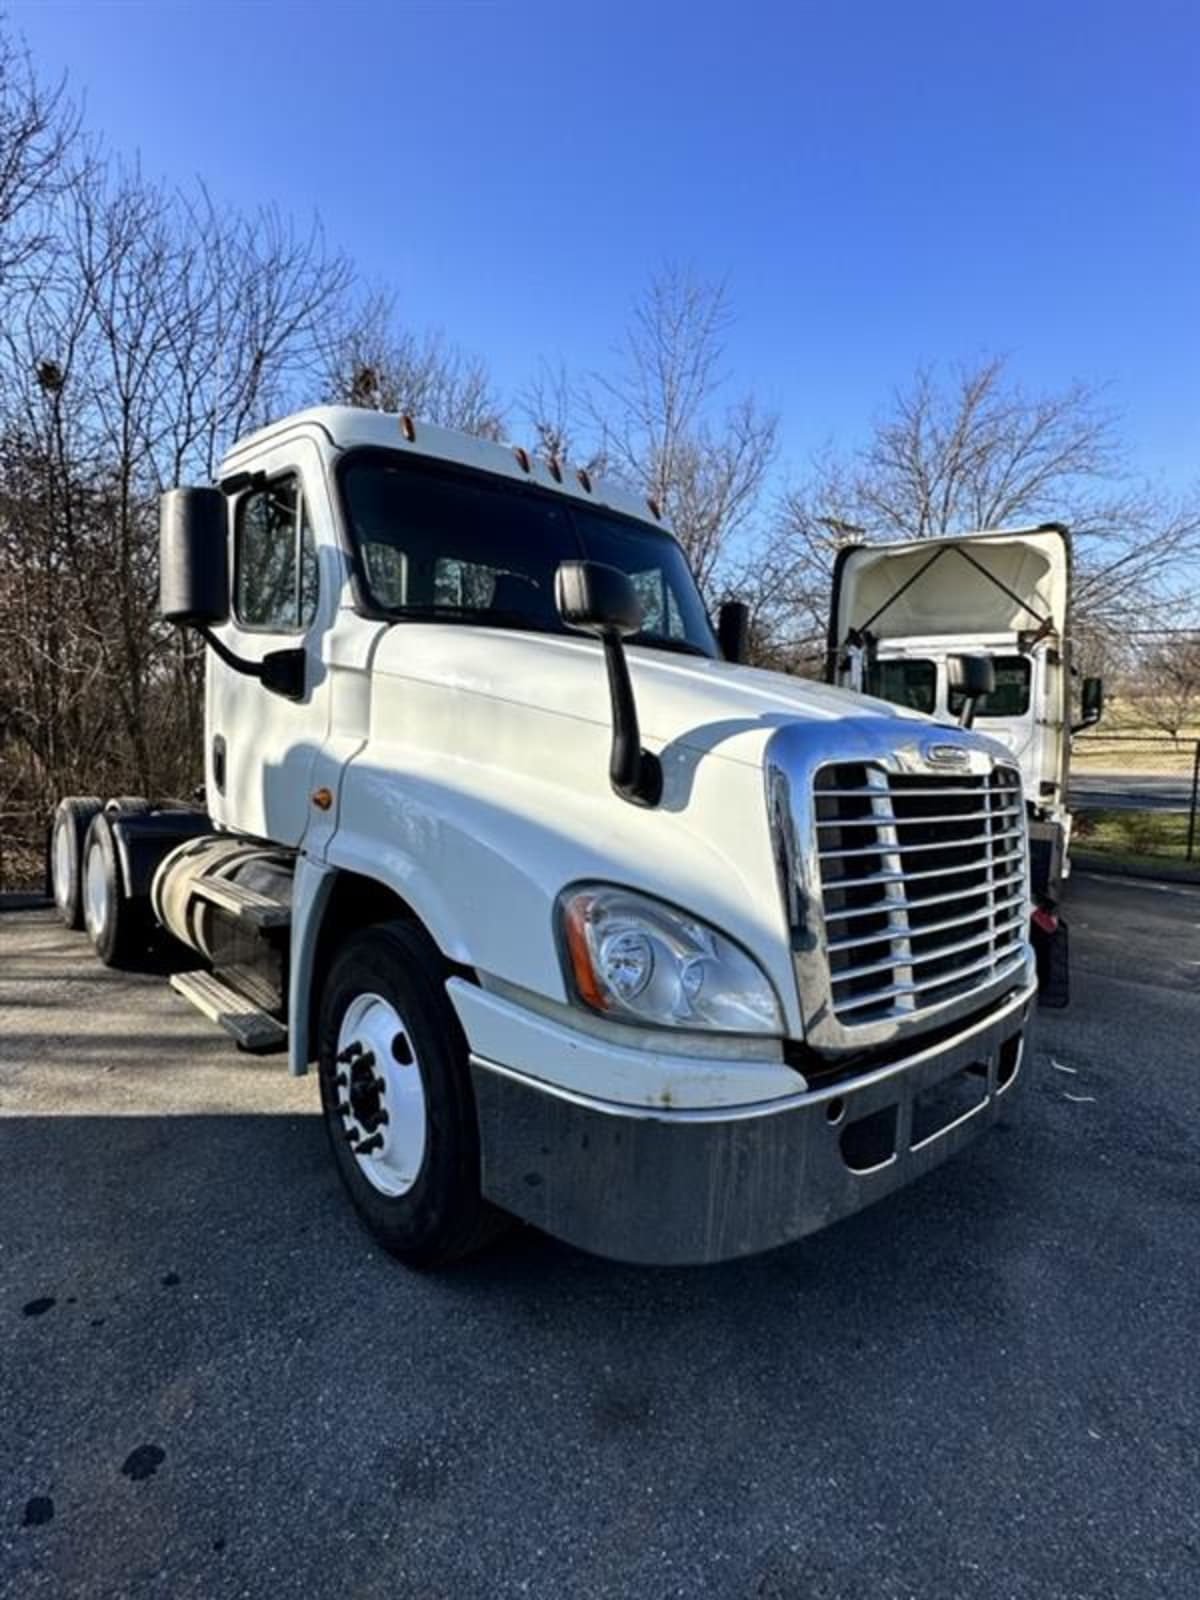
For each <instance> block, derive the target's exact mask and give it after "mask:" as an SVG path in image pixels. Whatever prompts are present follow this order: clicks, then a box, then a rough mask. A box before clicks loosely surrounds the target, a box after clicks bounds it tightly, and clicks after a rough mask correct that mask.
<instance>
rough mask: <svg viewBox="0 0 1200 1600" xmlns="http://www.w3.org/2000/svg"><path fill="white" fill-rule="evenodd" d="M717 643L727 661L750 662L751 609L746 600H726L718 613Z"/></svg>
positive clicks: (739, 663)
mask: <svg viewBox="0 0 1200 1600" xmlns="http://www.w3.org/2000/svg"><path fill="white" fill-rule="evenodd" d="M717 643H718V645H719V646H720V647H721V654H722V656H724V658H725V660H726V661H733V662H736V663H737V664H738V665H741V664H742V663H744V662H746V661H749V659H750V607H749V606H748V605H747V604H746V602H745V601H744V600H726V601H725V603H724V604H723V605H722V607H721V609H720V611H718V612H717Z"/></svg>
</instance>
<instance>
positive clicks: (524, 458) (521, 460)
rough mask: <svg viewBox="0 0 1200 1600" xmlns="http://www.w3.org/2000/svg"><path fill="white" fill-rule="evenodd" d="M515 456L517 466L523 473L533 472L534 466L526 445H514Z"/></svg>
mask: <svg viewBox="0 0 1200 1600" xmlns="http://www.w3.org/2000/svg"><path fill="white" fill-rule="evenodd" d="M513 455H515V456H516V458H517V465H518V466H519V467H520V469H521V471H522V472H529V471H531V470H532V465H531V463H530V460H529V451H528V450H526V449H525V447H524V445H520V444H518V445H514V447H513Z"/></svg>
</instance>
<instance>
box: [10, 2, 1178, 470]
mask: <svg viewBox="0 0 1200 1600" xmlns="http://www.w3.org/2000/svg"><path fill="white" fill-rule="evenodd" d="M8 12H9V17H10V21H11V23H12V24H13V25H14V26H15V28H16V29H17V30H18V31H20V32H22V33H23V34H24V35H25V37H26V40H27V41H28V43H29V45H30V47H31V49H32V51H33V53H34V55H35V57H36V59H37V61H38V63H39V66H40V68H41V69H42V71H43V72H44V73H46V74H53V73H56V72H57V71H59V70H66V71H67V72H68V74H69V77H70V81H71V84H72V87H73V89H74V91H75V92H76V93H82V94H84V95H85V97H86V110H87V120H88V122H89V124H90V125H91V126H92V128H93V129H95V130H96V131H98V132H100V133H102V134H103V135H104V136H105V138H106V139H107V140H108V142H109V143H110V145H111V146H112V147H113V148H115V149H117V150H119V151H122V152H126V153H133V152H135V151H137V152H140V154H141V158H142V162H143V166H144V167H145V169H146V170H147V171H148V172H149V173H152V174H155V175H161V176H165V177H167V178H169V179H172V180H184V179H187V178H188V177H190V176H193V175H200V176H203V177H204V179H205V180H206V181H207V182H208V184H209V186H210V188H211V189H212V191H213V192H214V194H216V195H217V196H218V197H223V198H225V199H227V200H228V201H229V202H231V203H233V204H236V205H242V206H249V205H253V204H255V203H258V202H275V203H278V204H279V205H280V206H281V207H282V208H284V209H285V210H287V211H290V212H293V213H295V214H297V215H298V216H307V215H308V214H310V213H311V212H312V210H313V209H314V208H315V209H317V210H318V211H319V212H320V214H321V216H322V218H323V219H324V223H325V226H326V230H327V233H328V235H329V237H330V239H331V241H332V242H334V243H336V244H338V245H341V246H343V247H344V248H346V249H347V250H348V251H349V253H351V254H352V255H353V257H354V258H355V260H356V261H357V262H358V264H359V266H360V268H361V269H362V271H363V272H364V273H365V274H366V275H367V276H368V277H370V278H373V279H378V280H381V281H385V282H387V283H388V284H390V285H391V286H393V287H394V289H395V290H396V293H397V297H398V302H399V305H400V308H401V310H402V312H403V313H404V315H405V316H406V318H407V319H408V320H409V321H411V322H412V323H413V324H414V325H415V326H418V327H422V326H425V325H429V324H432V325H436V326H440V327H442V328H444V329H445V330H446V332H447V333H448V334H449V335H450V336H451V337H452V338H454V339H455V340H457V341H458V342H460V343H461V344H463V345H464V346H466V347H467V348H468V349H471V350H474V351H478V352H480V353H481V354H484V355H486V356H487V357H488V358H489V360H490V362H491V363H492V366H493V368H494V370H495V372H496V375H497V377H498V379H499V381H500V383H501V385H502V386H503V387H505V388H506V389H509V390H511V389H513V388H517V387H519V386H520V385H521V384H522V383H523V382H524V381H525V380H526V379H527V378H528V377H529V376H530V375H531V374H532V373H533V372H534V370H535V369H536V367H537V365H538V362H539V359H541V358H545V359H546V360H548V361H550V362H552V363H554V362H557V361H558V360H559V359H562V360H563V361H564V362H565V363H566V365H567V366H568V368H569V369H574V370H585V369H590V368H594V367H596V366H598V365H602V364H603V362H604V361H605V358H606V355H607V353H608V351H609V350H610V348H611V346H612V344H613V342H614V340H615V339H616V337H617V335H618V333H619V330H620V327H621V324H622V321H623V319H624V315H625V311H626V308H627V306H628V304H629V301H630V300H631V298H632V297H633V296H634V295H635V294H636V293H637V291H638V290H639V289H640V287H641V286H642V285H643V284H644V283H645V281H646V279H647V276H648V275H649V273H650V272H651V271H652V270H653V269H654V268H655V267H656V266H657V265H659V264H661V263H662V262H663V261H664V260H665V259H673V260H676V261H679V262H681V263H684V264H686V265H688V266H690V267H691V268H693V269H694V270H695V271H696V272H697V273H699V274H701V275H703V276H706V277H713V278H724V279H725V280H726V281H727V284H728V290H729V294H730V296H731V299H732V302H733V305H734V309H735V312H736V319H737V320H736V323H735V325H734V327H733V328H732V329H731V331H730V334H729V337H728V340H727V365H728V367H729V369H730V372H731V374H732V375H733V378H734V379H735V380H736V382H737V383H738V384H740V385H743V386H745V387H753V388H754V389H755V390H756V392H757V393H758V394H759V396H760V397H761V398H762V399H763V400H764V401H765V402H766V403H767V404H769V405H772V406H774V407H775V408H777V409H778V410H779V411H780V413H781V414H782V418H783V444H784V456H785V458H787V457H791V458H793V459H796V460H798V459H800V458H802V457H803V456H804V455H805V453H806V452H808V451H810V450H812V449H814V448H816V447H819V446H820V445H821V443H822V442H823V441H825V440H827V439H832V440H834V441H836V442H838V443H843V444H849V443H853V442H854V441H855V440H856V439H857V438H859V437H861V435H862V433H863V431H864V429H865V427H866V425H867V423H868V421H869V419H870V417H871V416H872V415H873V414H874V413H875V412H876V411H877V410H878V409H879V408H880V406H881V405H882V404H883V403H884V401H885V400H886V397H887V395H888V394H889V392H890V391H891V389H892V388H893V387H894V386H896V385H897V384H901V383H903V382H904V380H905V379H906V377H907V376H908V375H909V374H910V373H911V372H912V370H913V368H914V367H915V366H916V365H917V364H918V363H920V362H922V361H942V362H953V361H957V360H961V359H969V358H971V357H974V356H976V355H979V354H980V353H983V352H987V351H1002V352H1008V353H1009V354H1010V356H1011V358H1012V367H1013V371H1014V373H1015V374H1016V375H1017V376H1018V377H1020V379H1021V380H1022V381H1023V382H1025V383H1027V384H1028V385H1029V386H1030V387H1033V388H1050V387H1055V386H1058V385H1061V384H1064V383H1065V382H1067V381H1069V380H1071V379H1082V380H1085V381H1088V382H1092V383H1104V384H1108V385H1109V386H1110V388H1109V396H1110V398H1111V401H1112V403H1113V404H1114V405H1115V406H1117V407H1118V408H1119V409H1120V410H1121V411H1122V412H1123V413H1124V418H1125V422H1124V434H1125V437H1126V438H1127V440H1128V442H1129V444H1130V447H1131V451H1132V455H1133V459H1134V463H1135V465H1136V466H1137V467H1138V468H1139V469H1140V470H1142V471H1144V472H1146V473H1147V474H1149V475H1151V476H1153V477H1154V478H1156V479H1158V480H1160V481H1162V482H1163V483H1164V484H1165V485H1167V486H1169V487H1178V488H1183V487H1184V486H1186V485H1187V484H1190V483H1194V482H1196V481H1197V479H1198V478H1200V186H1198V185H1200V7H1198V6H1197V5H1196V4H1195V3H1194V0H1192V3H1189V4H1185V3H1168V0H1141V3H1138V4H1133V3H1124V4H1117V3H1115V0H1094V3H1092V4H1082V3H1057V4H1055V3H1051V0H1040V3H1030V0H1004V3H1003V4H998V3H994V0H973V3H963V4H951V3H928V0H906V3H900V0H896V3H893V4H885V3H883V0H876V3H872V4H842V5H836V4H829V3H824V4H819V5H815V4H809V3H804V0H802V3H797V4H792V5H782V4H780V5H761V4H755V3H743V4H741V5H739V6H730V5H715V4H712V5H710V4H708V3H704V0H697V3H694V4H691V5H679V6H676V5H673V4H662V3H650V0H646V3H643V4H642V5H640V6H639V5H623V4H619V3H610V0H605V3H604V4H602V5H601V4H599V3H594V4H591V5H588V6H580V5H574V4H572V3H571V0H559V3H557V4H541V3H538V4H520V5H518V4H510V3H508V0H494V3H493V0H473V3H453V0H443V3H441V4H403V3H401V4H391V5H383V4H370V5H368V4H361V5H356V4H346V3H344V0H343V3H341V4H336V5H331V6H330V5H322V6H317V5H306V4H298V5H292V6H284V5H279V4H274V3H260V4H253V3H243V4H240V5H236V6H227V5H223V4H218V3H210V4H207V5H194V6H193V5H191V4H131V3H126V4H111V3H100V0H91V3H89V4H76V3H65V0H38V3H37V4H30V3H28V0H8Z"/></svg>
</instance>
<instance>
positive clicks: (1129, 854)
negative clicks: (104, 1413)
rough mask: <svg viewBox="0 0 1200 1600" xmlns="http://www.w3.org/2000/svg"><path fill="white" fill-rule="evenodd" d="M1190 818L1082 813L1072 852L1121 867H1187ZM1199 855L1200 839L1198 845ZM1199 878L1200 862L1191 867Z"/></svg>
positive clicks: (1165, 813) (1160, 813)
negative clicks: (1102, 857)
mask: <svg viewBox="0 0 1200 1600" xmlns="http://www.w3.org/2000/svg"><path fill="white" fill-rule="evenodd" d="M1187 839H1188V818H1187V816H1186V814H1185V813H1182V812H1171V811H1080V812H1079V813H1077V815H1076V817H1075V826H1074V832H1073V836H1072V850H1073V851H1075V852H1083V853H1086V854H1088V855H1099V856H1104V857H1105V859H1106V860H1110V861H1112V862H1114V863H1115V864H1118V865H1120V866H1130V867H1138V866H1143V867H1145V866H1148V867H1161V866H1164V865H1166V864H1167V863H1168V862H1169V863H1171V864H1172V865H1176V866H1181V867H1183V866H1188V865H1189V863H1188V860H1187ZM1196 845H1197V850H1198V851H1200V839H1198V840H1197V841H1196ZM1190 865H1192V866H1194V867H1195V870H1196V874H1197V877H1200V859H1198V860H1196V861H1194V862H1192V863H1190Z"/></svg>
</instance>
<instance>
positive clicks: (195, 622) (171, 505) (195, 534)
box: [158, 489, 229, 627]
mask: <svg viewBox="0 0 1200 1600" xmlns="http://www.w3.org/2000/svg"><path fill="white" fill-rule="evenodd" d="M228 506H229V502H228V501H227V500H226V498H225V496H224V495H223V494H222V492H221V490H220V489H168V490H167V492H166V494H164V495H163V497H162V499H161V500H160V502H159V518H158V529H159V576H158V596H159V610H160V611H161V613H162V616H163V620H164V621H166V622H174V623H176V624H178V625H179V626H181V627H215V626H218V625H219V624H220V623H222V622H225V621H227V620H228V617H229V542H228V528H229V521H228V518H229V511H228Z"/></svg>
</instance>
